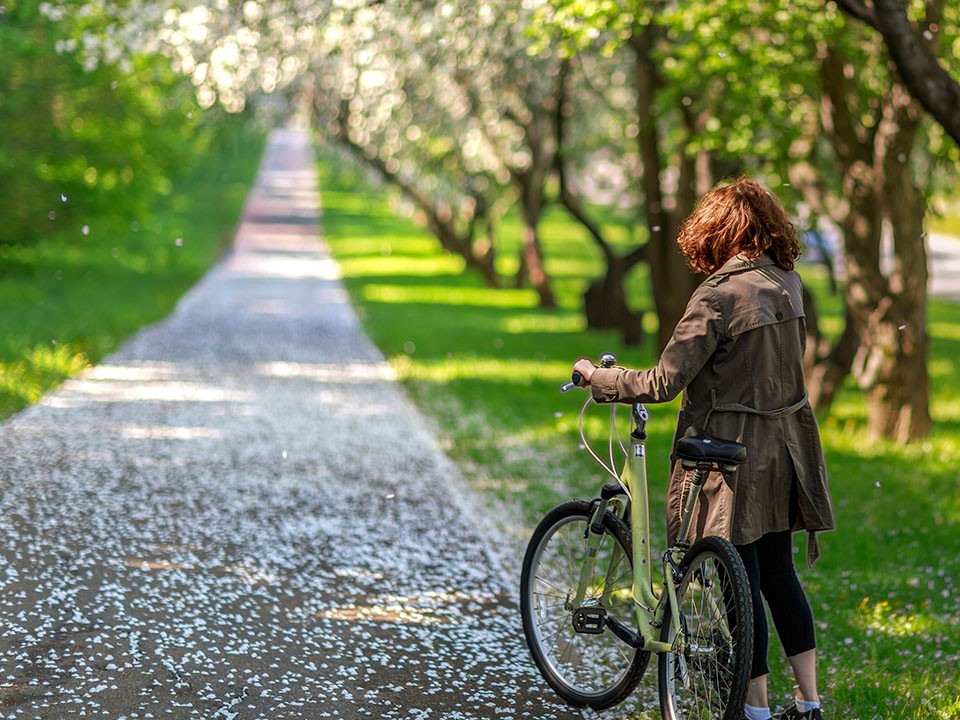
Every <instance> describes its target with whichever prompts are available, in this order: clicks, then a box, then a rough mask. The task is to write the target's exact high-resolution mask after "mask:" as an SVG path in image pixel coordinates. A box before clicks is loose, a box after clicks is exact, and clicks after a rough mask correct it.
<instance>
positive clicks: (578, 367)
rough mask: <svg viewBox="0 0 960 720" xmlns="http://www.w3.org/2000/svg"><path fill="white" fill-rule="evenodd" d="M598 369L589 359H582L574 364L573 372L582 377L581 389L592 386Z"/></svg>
mask: <svg viewBox="0 0 960 720" xmlns="http://www.w3.org/2000/svg"><path fill="white" fill-rule="evenodd" d="M596 369H597V366H596V365H594V364H593V361H592V360H590V359H589V358H580V359H579V360H577V361H576V362H575V363H574V364H573V372H574V373H579V374H580V377H581V381H580V383H579V385H580V387H586V386H587V385H589V384H590V378H591V377H593V371H594V370H596Z"/></svg>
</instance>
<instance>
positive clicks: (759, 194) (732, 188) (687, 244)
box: [677, 178, 800, 274]
mask: <svg viewBox="0 0 960 720" xmlns="http://www.w3.org/2000/svg"><path fill="white" fill-rule="evenodd" d="M677 244H678V245H679V246H680V250H681V251H682V252H683V254H684V255H685V256H686V258H687V261H688V262H689V263H690V267H691V268H693V269H694V271H697V272H703V273H707V274H709V273H713V272H716V271H717V270H719V269H720V267H721V266H722V265H723V264H724V263H725V262H727V261H728V260H729V259H730V258H732V257H733V256H734V255H737V254H740V253H742V254H743V255H745V256H747V257H749V258H758V257H760V256H761V255H762V254H763V253H765V252H767V253H769V254H770V255H771V256H772V257H773V259H774V262H776V263H777V265H779V266H780V267H782V268H783V269H784V270H793V265H794V263H795V262H796V260H797V258H799V257H800V240H799V238H798V237H797V229H796V227H794V225H793V223H792V222H791V221H790V218H789V217H788V216H787V212H786V210H785V209H784V207H783V205H782V204H781V202H780V201H779V200H778V199H777V198H776V197H774V195H773V194H772V193H771V192H770V191H769V190H767V189H766V188H764V187H763V186H762V185H760V183H758V182H755V181H753V180H750V179H747V178H740V179H739V180H737V181H735V182H733V183H730V184H728V185H720V186H718V187H715V188H714V189H713V190H711V191H710V192H708V193H707V194H706V195H704V196H703V197H702V198H701V199H700V202H699V203H698V204H697V207H696V209H695V210H694V211H693V214H692V215H690V217H688V218H687V219H686V220H684V222H683V225H681V227H680V234H679V236H678V237H677Z"/></svg>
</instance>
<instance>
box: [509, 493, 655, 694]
mask: <svg viewBox="0 0 960 720" xmlns="http://www.w3.org/2000/svg"><path fill="white" fill-rule="evenodd" d="M589 512H590V511H589V504H588V503H585V502H575V503H568V504H567V505H563V506H560V507H559V508H556V509H555V510H554V511H552V512H551V513H550V514H548V515H547V517H545V518H544V520H543V522H541V524H540V526H539V527H538V528H537V531H536V532H535V533H534V537H533V538H532V539H531V543H530V546H529V547H528V550H527V556H526V558H525V560H524V574H523V581H522V588H521V592H522V597H521V608H522V610H523V616H524V617H523V621H524V622H523V625H524V632H525V634H526V636H527V643H528V645H529V646H530V650H531V654H532V655H533V658H534V660H535V662H536V663H537V666H538V668H539V669H540V671H541V673H542V674H543V676H544V678H546V680H547V681H548V682H549V683H550V685H551V686H552V687H553V688H554V690H556V691H557V693H558V694H559V695H560V696H561V697H563V698H564V699H565V700H567V701H568V702H570V703H572V704H574V705H578V706H581V707H582V706H589V707H592V708H595V709H603V708H607V707H610V706H612V705H615V704H617V703H619V702H621V701H622V700H623V699H625V698H626V697H627V695H629V694H630V692H631V691H632V690H633V688H634V687H635V686H636V684H637V682H638V681H639V679H640V677H641V676H642V675H643V671H644V670H645V669H646V662H647V660H648V658H649V653H640V652H637V651H636V649H634V648H632V647H629V646H628V645H626V644H625V643H624V642H623V641H622V640H620V639H618V638H617V637H616V636H614V635H613V633H612V632H610V630H609V629H606V630H604V631H603V632H602V633H600V634H596V635H591V634H586V633H578V632H576V631H575V630H574V627H573V613H574V611H575V610H576V609H577V608H574V607H573V601H574V596H575V594H576V589H577V585H578V582H579V579H580V572H581V567H582V566H583V564H584V561H585V560H586V557H587V539H586V537H585V533H586V530H587V524H588V522H589ZM605 530H606V532H605V534H604V537H603V540H602V543H601V546H600V548H599V551H598V554H597V560H596V565H595V571H594V578H593V580H592V581H591V582H590V585H589V588H588V592H587V596H586V598H585V599H584V602H583V604H582V605H581V607H583V606H587V607H602V608H603V610H604V611H605V612H606V614H607V615H608V616H613V617H615V618H617V619H618V620H619V621H620V622H622V623H623V624H625V625H627V626H628V627H633V626H634V619H633V599H632V598H633V593H632V585H633V572H632V564H631V555H630V553H631V545H630V541H629V535H628V532H629V531H628V530H627V529H626V527H625V526H623V524H622V523H619V522H618V521H616V519H614V518H612V517H611V518H608V520H607V522H605ZM611 564H612V565H613V569H612V570H611Z"/></svg>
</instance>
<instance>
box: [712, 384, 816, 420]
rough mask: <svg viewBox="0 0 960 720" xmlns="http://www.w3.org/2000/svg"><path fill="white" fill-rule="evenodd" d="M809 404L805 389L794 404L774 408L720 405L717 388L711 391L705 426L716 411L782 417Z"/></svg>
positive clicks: (736, 404) (739, 404)
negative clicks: (763, 408)
mask: <svg viewBox="0 0 960 720" xmlns="http://www.w3.org/2000/svg"><path fill="white" fill-rule="evenodd" d="M806 404H807V391H806V390H804V391H803V397H802V398H800V399H799V400H797V402H795V403H794V404H793V405H784V406H783V407H781V408H776V409H774V410H757V409H756V408H752V407H750V406H749V405H744V404H742V403H725V404H723V405H720V404H718V403H717V391H716V389H714V390H711V391H710V412H708V413H707V419H706V421H705V422H704V423H703V424H704V426H705V427H708V428H709V427H710V417H711V416H712V415H713V414H714V413H715V412H739V413H747V414H748V415H760V416H762V417H768V418H774V419H776V418H782V417H787V416H788V415H793V414H794V413H795V412H797V411H798V410H800V408H802V407H803V406H804V405H806Z"/></svg>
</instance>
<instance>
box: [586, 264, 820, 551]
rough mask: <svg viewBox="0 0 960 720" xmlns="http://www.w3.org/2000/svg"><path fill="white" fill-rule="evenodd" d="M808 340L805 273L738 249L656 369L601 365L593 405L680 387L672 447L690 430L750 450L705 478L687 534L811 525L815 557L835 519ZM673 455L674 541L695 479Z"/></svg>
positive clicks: (747, 533) (704, 290)
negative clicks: (732, 468) (733, 466)
mask: <svg viewBox="0 0 960 720" xmlns="http://www.w3.org/2000/svg"><path fill="white" fill-rule="evenodd" d="M805 342H806V328H805V322H804V314H803V296H802V286H801V282H800V276H799V275H797V273H795V272H793V271H785V270H783V269H781V268H780V267H778V266H777V265H776V264H775V263H774V261H773V259H772V258H770V257H769V256H767V255H763V256H761V257H759V258H757V259H754V260H751V259H748V258H745V257H743V256H737V257H734V258H733V259H731V260H730V261H729V262H727V263H726V264H725V265H724V266H723V267H722V268H720V270H718V271H717V272H715V273H714V274H713V275H711V276H710V277H709V278H707V279H706V280H705V281H704V282H703V283H702V284H701V285H700V287H699V288H697V290H696V291H695V292H694V294H693V296H692V297H691V298H690V302H689V303H688V305H687V308H686V310H685V311H684V315H683V317H682V318H681V320H680V322H679V323H678V324H677V327H676V330H675V331H674V333H673V337H672V338H671V340H670V342H669V343H668V344H667V346H666V347H665V348H664V350H663V353H662V354H661V356H660V361H659V363H658V364H657V366H656V367H654V368H651V369H649V370H640V371H637V370H627V369H625V368H620V367H614V368H609V369H604V368H598V369H597V370H596V371H595V372H594V374H593V377H592V378H591V386H592V392H593V396H594V398H595V399H596V400H597V401H598V402H623V403H631V402H649V403H659V402H668V401H670V400H672V399H673V398H675V397H676V396H677V395H678V394H679V393H680V391H681V390H685V392H684V395H683V400H682V402H681V406H680V415H679V418H678V422H677V434H676V436H675V437H674V446H676V441H677V439H678V438H680V437H682V436H683V434H684V433H685V432H686V431H687V430H688V428H695V429H696V430H697V431H700V432H707V433H709V434H711V435H713V436H715V437H720V438H724V439H728V440H736V441H738V442H741V443H743V444H744V445H746V446H747V461H746V462H745V463H744V464H743V465H741V466H740V468H739V470H738V471H737V472H735V473H733V474H727V475H721V474H720V473H712V474H711V476H710V477H709V478H708V480H707V482H706V484H705V485H704V489H703V493H702V494H701V497H700V500H699V502H698V508H697V509H696V510H695V515H694V522H693V525H692V526H691V533H693V534H694V536H693V537H691V538H688V539H689V540H695V539H697V538H700V537H704V536H707V535H718V536H720V537H725V538H727V539H728V540H730V541H731V542H733V543H734V544H735V545H744V544H747V543H750V542H753V541H754V540H756V539H757V538H759V537H760V536H761V535H763V534H764V533H768V532H777V531H783V530H787V529H792V530H807V531H808V532H809V533H810V536H809V539H808V543H807V561H808V563H809V564H811V565H812V564H813V563H814V562H815V561H816V559H817V557H818V556H819V549H818V544H817V542H816V533H817V532H818V531H820V530H832V529H833V528H834V527H835V525H834V518H833V508H832V506H831V503H830V495H829V490H828V487H827V471H826V464H825V462H824V457H823V449H822V448H821V445H820V433H819V430H818V428H817V420H816V417H815V416H814V414H813V410H812V409H811V407H810V403H809V402H808V401H807V394H806V388H805V385H804V380H803V351H804V345H805ZM671 461H672V462H673V472H672V474H671V478H670V486H669V489H668V491H667V529H668V534H669V536H670V538H671V540H672V539H673V538H675V537H676V534H677V533H678V532H679V527H680V513H681V508H682V505H681V498H682V497H684V496H685V494H686V483H687V482H688V480H689V479H688V478H687V473H685V472H684V470H683V468H682V467H681V466H680V463H679V462H676V461H675V458H673V457H672V456H671ZM794 483H796V488H795V489H794ZM791 496H792V497H793V503H795V505H794V508H793V512H791ZM791 516H794V520H793V522H792V523H791Z"/></svg>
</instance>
